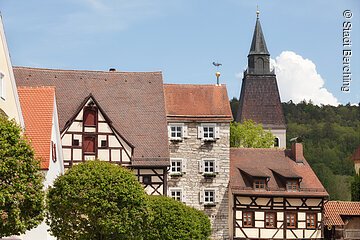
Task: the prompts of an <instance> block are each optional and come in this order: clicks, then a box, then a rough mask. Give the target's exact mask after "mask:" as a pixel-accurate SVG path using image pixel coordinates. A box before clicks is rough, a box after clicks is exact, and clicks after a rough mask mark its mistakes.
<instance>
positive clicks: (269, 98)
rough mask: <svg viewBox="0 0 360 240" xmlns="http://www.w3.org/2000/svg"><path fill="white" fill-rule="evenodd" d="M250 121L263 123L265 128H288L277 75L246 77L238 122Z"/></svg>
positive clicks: (241, 94)
mask: <svg viewBox="0 0 360 240" xmlns="http://www.w3.org/2000/svg"><path fill="white" fill-rule="evenodd" d="M248 119H251V120H253V121H254V122H256V123H261V124H262V125H263V126H264V127H265V128H272V129H277V128H278V129H285V128H286V125H285V117H284V113H283V109H282V105H281V101H280V95H279V89H278V86H277V82H276V76H275V75H246V76H245V77H244V79H243V81H242V85H241V93H240V100H239V108H238V112H237V117H236V121H237V122H243V121H245V120H248Z"/></svg>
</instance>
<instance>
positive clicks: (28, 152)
mask: <svg viewBox="0 0 360 240" xmlns="http://www.w3.org/2000/svg"><path fill="white" fill-rule="evenodd" d="M42 180H43V177H42V174H41V172H40V162H39V161H38V160H36V159H35V158H34V152H33V150H32V148H31V146H30V145H29V144H28V142H27V141H26V139H25V138H24V137H23V135H21V128H20V127H19V126H18V125H17V124H16V123H15V122H14V121H10V120H8V119H7V118H6V117H5V116H4V115H3V114H1V115H0V238H1V237H5V236H10V235H19V234H21V233H25V231H26V230H29V229H31V228H34V227H36V226H37V225H39V224H40V223H41V221H42V220H43V214H42V213H43V207H44V206H43V202H44V192H43V184H42Z"/></svg>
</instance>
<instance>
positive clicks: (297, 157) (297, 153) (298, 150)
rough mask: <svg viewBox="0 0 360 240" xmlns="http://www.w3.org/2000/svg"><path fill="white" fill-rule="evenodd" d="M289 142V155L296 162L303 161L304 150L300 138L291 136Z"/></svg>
mask: <svg viewBox="0 0 360 240" xmlns="http://www.w3.org/2000/svg"><path fill="white" fill-rule="evenodd" d="M290 142H291V157H292V159H293V160H294V161H295V162H296V163H303V161H304V159H305V158H304V151H303V145H302V143H301V142H302V139H301V138H300V137H296V138H292V139H291V140H290Z"/></svg>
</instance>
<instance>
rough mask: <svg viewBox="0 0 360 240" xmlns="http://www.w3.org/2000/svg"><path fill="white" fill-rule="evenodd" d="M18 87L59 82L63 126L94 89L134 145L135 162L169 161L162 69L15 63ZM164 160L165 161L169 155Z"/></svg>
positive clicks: (57, 89) (98, 98) (116, 126)
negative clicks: (98, 68) (69, 67)
mask: <svg viewBox="0 0 360 240" xmlns="http://www.w3.org/2000/svg"><path fill="white" fill-rule="evenodd" d="M14 74H15V80H16V83H17V85H18V86H55V87H56V103H57V107H58V115H59V125H60V130H61V131H63V130H64V126H65V125H66V123H67V121H68V120H69V119H71V118H72V117H73V115H74V114H75V113H76V111H77V110H78V108H79V106H80V105H81V103H82V102H83V101H84V99H85V98H87V97H88V96H89V94H92V96H93V97H94V98H95V99H96V101H97V102H98V104H99V106H100V107H101V108H102V110H103V111H104V112H105V113H106V114H107V116H108V117H109V119H110V120H111V121H112V125H113V127H114V128H115V129H116V130H117V132H119V133H120V134H121V135H122V136H123V137H124V138H125V139H126V140H128V141H129V142H130V143H131V144H132V145H133V146H134V147H135V148H134V156H133V160H134V161H141V162H142V163H144V161H145V163H146V161H148V162H149V164H153V162H154V161H158V162H157V163H156V165H159V164H160V165H161V164H162V166H167V165H169V149H168V136H167V127H166V125H167V123H166V113H165V101H164V90H163V80H162V73H161V72H118V71H115V72H108V71H85V70H59V69H39V68H26V67H14ZM164 159H165V160H164Z"/></svg>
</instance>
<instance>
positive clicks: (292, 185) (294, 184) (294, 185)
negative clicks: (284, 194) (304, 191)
mask: <svg viewBox="0 0 360 240" xmlns="http://www.w3.org/2000/svg"><path fill="white" fill-rule="evenodd" d="M298 190H299V181H298V180H288V181H286V191H288V192H297V191H298Z"/></svg>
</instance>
